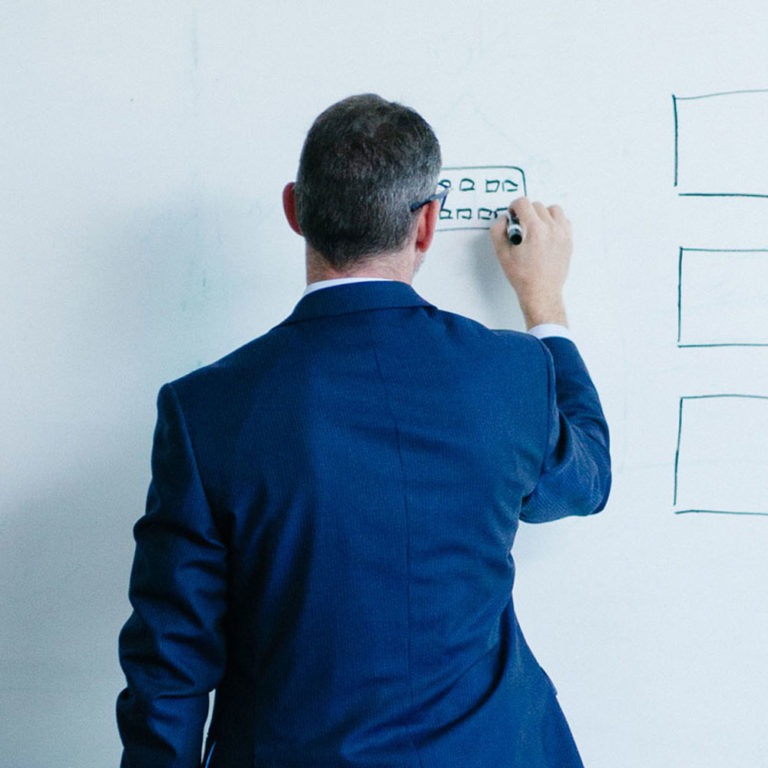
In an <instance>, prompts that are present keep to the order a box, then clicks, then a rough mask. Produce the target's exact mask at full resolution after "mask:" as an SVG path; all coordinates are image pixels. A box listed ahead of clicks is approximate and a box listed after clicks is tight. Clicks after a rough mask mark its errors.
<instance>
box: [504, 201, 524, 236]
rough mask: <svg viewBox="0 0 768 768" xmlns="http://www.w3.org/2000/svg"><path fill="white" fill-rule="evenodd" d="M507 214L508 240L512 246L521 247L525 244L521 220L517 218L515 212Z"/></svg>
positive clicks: (507, 212) (511, 211)
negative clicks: (521, 244)
mask: <svg viewBox="0 0 768 768" xmlns="http://www.w3.org/2000/svg"><path fill="white" fill-rule="evenodd" d="M506 214H507V239H508V240H509V242H510V243H512V245H520V243H522V242H523V228H522V227H521V226H520V219H518V218H517V216H515V212H514V211H513V210H511V209H510V210H509V211H506Z"/></svg>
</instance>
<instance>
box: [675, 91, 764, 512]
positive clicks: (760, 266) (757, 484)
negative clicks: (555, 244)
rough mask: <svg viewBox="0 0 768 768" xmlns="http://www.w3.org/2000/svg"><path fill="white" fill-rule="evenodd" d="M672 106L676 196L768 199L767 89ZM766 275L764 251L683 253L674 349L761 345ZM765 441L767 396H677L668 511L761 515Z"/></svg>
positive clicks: (696, 250)
mask: <svg viewBox="0 0 768 768" xmlns="http://www.w3.org/2000/svg"><path fill="white" fill-rule="evenodd" d="M672 102H673V106H674V128H675V133H674V136H675V188H676V189H677V191H678V194H679V195H680V196H681V197H689V198H696V197H732V198H747V197H752V198H766V199H768V152H766V151H765V149H764V143H765V136H766V135H767V134H768V90H751V91H730V92H726V93H710V94H705V95H702V96H688V97H681V96H674V95H673V97H672ZM767 275H768V249H758V248H755V249H733V250H723V249H715V248H680V250H679V256H678V292H677V345H678V347H680V348H683V347H689V348H690V347H699V348H714V347H766V346H768V302H766V301H765V298H764V294H765V288H764V286H765V281H766V276H767ZM707 354H709V355H711V354H715V353H714V352H712V350H711V349H710V350H709V351H708V352H707ZM745 373H747V372H746V371H745ZM766 434H768V395H763V394H749V395H737V394H710V395H699V396H684V397H681V398H680V411H679V418H678V431H677V449H676V451H675V482H674V500H673V504H674V507H675V512H676V513H677V514H682V513H686V512H709V513H713V514H733V515H736V514H741V515H764V516H768V483H766V482H765V477H766V474H767V473H766V470H768V459H767V458H766V453H765V435H766Z"/></svg>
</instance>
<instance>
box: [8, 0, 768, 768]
mask: <svg viewBox="0 0 768 768" xmlns="http://www.w3.org/2000/svg"><path fill="white" fill-rule="evenodd" d="M0 20H1V23H0V65H1V67H0V72H1V73H2V74H0V104H1V105H2V108H0V179H2V183H0V254H1V255H2V267H3V270H2V279H0V319H1V320H2V328H3V333H2V334H0V346H1V347H2V349H1V359H2V361H3V362H2V376H0V408H2V422H1V426H0V478H1V482H0V505H1V506H0V711H2V712H3V716H2V717H1V718H0V744H2V745H3V747H2V753H3V757H2V760H0V762H3V764H7V765H13V766H15V767H18V768H42V767H43V766H45V768H48V766H50V765H61V764H64V765H80V766H102V765H109V764H116V761H117V759H118V755H119V749H120V747H119V741H118V737H117V732H116V728H115V725H114V716H113V710H114V699H115V697H116V695H117V693H118V691H119V690H120V688H121V687H122V685H123V681H122V677H121V673H120V670H119V667H118V665H117V651H116V641H117V633H118V631H119V628H120V626H121V625H122V623H123V622H124V621H125V619H126V618H127V616H128V612H129V606H128V602H127V597H126V592H127V581H128V572H129V567H130V561H131V557H132V551H133V545H132V541H131V528H132V525H133V523H134V521H135V520H136V518H137V517H138V516H139V515H140V514H141V513H142V511H143V503H144V495H145V491H146V485H147V482H148V480H149V450H150V441H151V432H152V427H153V424H154V418H155V410H154V398H155V395H156V392H157V389H158V388H159V386H160V385H161V384H162V383H163V382H165V381H168V380H170V379H173V378H175V377H177V376H179V375H181V374H183V373H185V372H186V371H188V370H190V369H193V368H195V367H198V366H200V365H202V364H205V363H207V362H210V361H213V360H215V359H217V358H218V357H220V356H221V355H223V354H225V353H226V352H228V351H229V350H230V349H232V348H234V347H236V346H238V345H240V344H242V343H244V342H246V341H248V340H249V339H251V338H253V337H254V336H257V335H259V334H261V333H263V332H265V331H266V330H268V329H269V328H270V327H271V326H273V325H274V324H276V323H277V322H279V321H280V320H281V319H282V318H283V317H285V316H286V315H287V314H288V313H289V312H290V310H291V309H292V307H293V305H294V303H295V302H296V300H297V299H298V297H299V295H300V293H301V290H302V288H303V284H304V273H303V252H302V242H301V240H300V239H299V238H297V237H296V236H295V235H294V234H293V233H292V232H291V231H290V230H289V228H288V227H287V225H286V224H285V223H284V221H283V217H282V211H281V207H280V193H281V189H282V186H283V184H284V183H285V182H286V181H289V180H291V179H293V178H294V174H295V170H296V166H297V160H298V153H299V150H300V147H301V143H302V140H303V137H304V135H305V133H306V131H307V129H308V127H309V125H310V124H311V122H312V120H313V119H314V117H315V115H317V114H318V113H319V112H320V111H321V110H322V109H324V108H325V107H326V106H328V105H329V104H331V103H333V102H334V101H336V100H338V99H340V98H342V97H344V96H347V95H349V94H352V93H359V92H378V93H380V94H382V95H383V96H385V97H386V98H390V99H394V100H398V101H401V102H403V103H406V104H408V105H411V106H413V107H415V108H416V109H417V110H418V111H419V112H420V113H421V114H423V115H424V117H425V118H426V119H427V120H429V121H430V123H431V124H432V125H433V127H434V128H435V131H436V133H437V134H438V136H439V137H440V140H441V143H442V148H443V158H444V163H445V165H446V167H448V168H452V169H470V168H471V169H479V168H488V167H490V168H496V169H499V168H514V169H517V170H516V171H515V174H516V175H511V176H509V178H508V180H510V181H512V182H514V183H516V184H519V185H521V184H522V183H523V181H524V185H525V190H526V191H527V193H528V194H529V195H530V196H531V197H533V198H535V199H542V200H544V201H546V202H548V203H551V202H558V203H560V204H561V205H563V207H564V208H565V210H566V212H567V213H568V215H569V217H570V218H571V220H572V221H573V223H574V228H575V238H576V247H575V253H574V260H573V264H572V269H571V274H570V278H569V282H568V286H567V303H568V309H569V315H570V319H571V325H572V329H573V333H574V335H575V337H576V339H577V341H578V343H579V346H580V348H581V350H582V352H583V355H584V357H585V359H586V361H587V363H588V365H589V367H590V369H591V371H592V373H593V376H594V379H595V381H596V384H597V386H598V388H599V390H600V392H601V395H602V399H603V403H604V406H605V410H606V413H607V416H608V419H609V422H610V425H611V429H612V440H613V458H614V467H615V484H614V491H613V495H612V497H611V501H610V503H609V506H608V508H607V509H606V510H605V511H604V512H603V513H601V514H600V515H599V516H597V517H595V518H590V519H586V520H581V519H580V520H566V521H562V522H559V523H555V524H551V525H544V526H524V527H523V528H522V529H521V531H520V534H519V536H518V542H517V545H516V547H517V549H516V559H517V564H518V581H517V585H516V603H517V608H518V612H519V615H520V620H521V624H522V626H523V630H524V631H525V633H526V636H527V638H528V640H529V642H530V644H531V646H532V647H533V649H534V652H535V653H536V655H537V657H538V658H539V660H540V661H541V663H542V665H543V666H544V667H545V668H546V669H547V671H548V672H549V673H550V675H551V677H552V678H553V679H554V681H555V683H556V685H557V687H558V690H559V695H560V700H561V703H562V706H563V708H564V710H565V712H566V714H567V717H568V719H569V722H570V723H571V726H572V729H573V731H574V734H575V737H576V740H577V742H578V744H579V747H580V749H581V752H582V754H583V757H584V760H585V763H586V764H587V765H588V766H590V768H615V767H616V766H621V767H622V768H670V766H686V767H687V766H697V768H708V767H709V766H713V767H714V766H717V767H718V768H733V766H750V767H751V766H757V765H763V764H765V761H766V758H765V755H766V754H768V728H766V727H765V723H766V713H767V712H768V662H767V661H766V652H765V648H766V644H767V642H768V612H767V611H766V606H768V557H766V551H768V495H767V494H766V476H767V474H768V473H767V472H766V458H765V456H766V451H765V440H766V438H765V425H766V423H768V411H767V409H766V402H768V401H767V400H766V399H765V398H766V397H767V396H768V348H767V345H768V336H767V335H766V328H765V317H766V315H765V305H766V302H765V299H764V296H765V286H766V285H768V258H766V253H768V198H766V194H768V174H766V169H767V167H768V166H767V165H766V162H767V160H766V158H768V152H767V151H766V148H765V139H764V137H765V135H766V127H768V67H766V64H768V61H766V50H767V49H768V32H766V30H768V5H766V4H765V3H761V2H757V1H756V0H749V2H744V0H734V2H731V3H729V4H728V5H727V6H726V5H724V4H722V3H716V2H713V0H702V1H701V2H697V3H693V2H678V3H674V2H673V3H661V2H645V3H637V2H633V1H631V0H615V2H613V3H598V2H594V1H592V2H585V3H571V2H566V0H544V1H543V2H538V3H517V2H512V3H506V4H503V5H501V6H499V5H482V4H477V3H470V2H452V1H451V0H446V2H443V3H439V4H437V3H432V2H421V1H418V2H407V3H406V2H403V1H402V0H390V2H388V3H385V4H381V3H370V2H351V0H338V2H334V3H325V2H310V1H309V0H307V1H306V2H298V1H297V0H283V2H280V3H275V4H271V5H265V4H258V3H251V2H244V1H242V0H220V2H217V3H213V2H206V1H205V0H166V1H165V2H162V3H157V2H148V0H137V2H134V3H130V4H119V3H111V4H105V3H101V2H95V1H94V0H79V1H78V2H74V0H63V1H61V2H56V3H54V2H46V1H45V0H24V2H22V1H21V0H5V2H4V3H3V6H2V9H1V10H0ZM506 178H507V177H504V179H506ZM504 179H500V180H501V182H502V183H503V181H504ZM483 183H484V182H483ZM502 191H503V190H502ZM466 207H469V208H470V209H471V210H472V211H473V213H472V216H473V217H475V218H478V219H479V216H480V215H481V214H480V213H478V211H479V210H480V208H483V207H486V208H487V207H488V206H484V205H483V204H482V201H481V202H472V203H471V204H468V206H466ZM462 215H464V214H462ZM483 215H484V214H483ZM415 287H416V289H417V290H418V291H419V292H420V293H421V294H422V295H423V296H425V298H427V299H429V300H431V301H433V302H435V303H437V304H438V305H440V306H442V307H444V308H446V309H450V310H455V311H459V312H462V313H464V314H467V315H470V316H472V317H474V318H476V319H478V320H480V321H482V322H484V323H486V324H488V325H490V326H492V327H507V328H509V327H511V328H520V327H521V325H522V321H521V317H520V314H519V311H518V310H517V308H516V305H515V301H514V298H513V295H512V292H511V290H510V289H509V288H508V286H507V285H506V284H505V282H504V280H503V278H502V275H501V272H500V270H499V268H498V266H497V265H496V264H495V262H494V259H493V255H492V251H491V248H490V246H489V243H488V238H487V234H486V233H485V232H484V230H483V228H482V227H479V228H463V227H458V226H456V227H446V228H445V229H444V230H443V231H440V232H438V233H437V235H436V238H435V243H434V245H433V247H432V249H431V251H430V253H429V254H428V258H427V261H426V263H425V265H424V267H423V268H422V270H421V272H420V274H419V275H418V276H417V279H416V282H415ZM761 425H762V426H761ZM720 478H722V482H720ZM62 756H63V757H62Z"/></svg>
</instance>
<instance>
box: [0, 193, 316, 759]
mask: <svg viewBox="0 0 768 768" xmlns="http://www.w3.org/2000/svg"><path fill="white" fill-rule="evenodd" d="M255 213H256V212H255V211H254V209H253V206H252V205H250V206H249V205H248V204H245V203H242V204H240V205H230V206H225V205H221V204H219V205H216V206H214V205H211V206H209V207H205V206H201V205H197V204H195V205H192V204H190V205H185V204H180V205H178V206H173V207H169V208H167V209H166V210H161V211H157V210H147V211H135V212H133V213H132V214H129V215H126V217H125V218H124V219H123V220H120V221H111V222H108V224H103V223H102V226H96V227H94V228H93V231H91V232H86V233H84V234H81V235H80V236H79V238H78V240H77V242H74V243H73V242H70V243H64V244H63V245H62V247H61V249H60V252H59V253H57V254H56V256H57V260H59V266H58V267H57V270H58V271H57V273H56V276H55V277H56V280H57V282H56V284H55V285H53V284H51V287H50V290H49V291H48V292H47V295H46V302H45V304H46V305H45V307H33V308H31V309H32V312H33V313H35V314H38V313H39V312H43V311H44V313H45V314H44V316H45V318H46V325H47V328H45V329H43V331H45V333H43V331H41V332H40V333H39V335H40V338H39V339H29V340H25V343H26V342H27V341H30V342H34V343H35V346H34V347H32V346H31V344H28V346H29V348H30V349H34V352H35V353H34V355H28V356H27V357H29V364H28V365H24V368H23V372H20V373H18V374H14V375H17V376H18V377H19V381H18V387H14V389H18V398H16V397H14V399H15V400H17V401H18V403H17V405H18V408H17V409H16V410H17V413H16V415H14V416H12V417H11V420H10V430H11V431H10V432H9V433H7V435H8V434H10V435H12V436H14V437H15V438H16V439H14V437H11V439H8V444H9V445H10V446H12V450H11V451H9V453H10V456H8V457H4V460H3V463H4V465H7V466H8V467H9V472H8V474H7V475H6V476H5V477H4V478H3V486H4V487H3V509H2V514H0V590H2V599H1V600H0V613H1V614H2V615H1V616H0V680H2V686H0V711H2V712H3V713H4V716H3V717H2V718H0V744H2V745H3V746H2V752H3V757H2V759H1V760H0V762H2V763H3V764H4V765H5V764H7V765H14V766H20V768H49V766H51V765H59V764H61V763H62V755H64V756H66V760H65V761H64V762H65V763H66V764H67V765H70V764H71V765H82V766H97V765H110V764H116V762H117V760H118V754H119V749H120V745H119V739H118V735H117V730H116V726H115V722H114V704H115V699H116V697H117V695H118V693H119V691H120V689H121V688H122V687H123V685H124V681H123V678H122V673H121V671H120V668H119V665H118V661H117V635H118V632H119V629H120V627H121V626H122V624H123V623H124V622H125V620H126V619H127V618H128V615H129V611H130V606H129V604H128V599H127V588H128V576H129V569H130V563H131V559H132V555H133V540H132V527H133V524H134V522H135V521H136V520H137V519H138V517H139V516H140V515H141V514H142V512H143V509H144V501H145V495H146V489H147V484H148V482H149V457H150V449H151V440H152V429H153V425H154V419H155V396H156V393H157V390H158V389H159V387H160V385H161V384H162V383H163V382H164V381H167V380H169V379H171V378H174V377H176V376H178V375H181V374H182V373H185V372H186V371H188V370H190V369H193V368H195V367H198V366H199V365H200V364H203V363H207V362H210V361H212V360H213V359H215V358H217V357H219V356H221V355H223V354H225V353H226V352H228V351H229V350H230V349H231V348H232V347H234V346H237V345H239V344H242V343H245V342H246V341H248V340H249V339H250V338H252V337H253V336H255V335H258V334H259V333H262V332H263V331H264V330H266V329H267V328H268V327H270V326H271V325H273V324H275V323H277V322H279V321H280V320H281V319H282V318H283V317H284V316H285V315H287V314H288V312H290V310H291V309H292V307H293V304H294V303H295V301H296V300H297V298H298V295H299V294H300V292H301V287H302V268H303V264H302V262H301V253H300V248H299V247H298V246H297V244H296V243H295V242H294V241H290V247H292V248H293V249H295V252H296V254H297V257H296V259H295V260H289V259H285V260H284V261H283V262H280V264H279V265H278V267H276V266H275V262H274V260H272V261H267V260H266V259H265V260H263V261H259V260H258V259H257V258H255V257H254V255H253V254H254V252H257V251H258V244H259V243H260V242H261V243H263V242H264V238H265V236H264V234H263V232H262V231H261V229H260V227H261V226H262V225H260V224H258V222H257V221H256V218H257V217H256V215H255ZM267 226H268V224H267ZM269 245H270V249H274V248H275V247H279V246H280V244H276V243H275V242H274V237H273V238H272V239H271V242H270V244H269ZM61 260H64V263H63V264H62V262H61ZM294 265H295V268H294ZM35 333H37V331H35Z"/></svg>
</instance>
